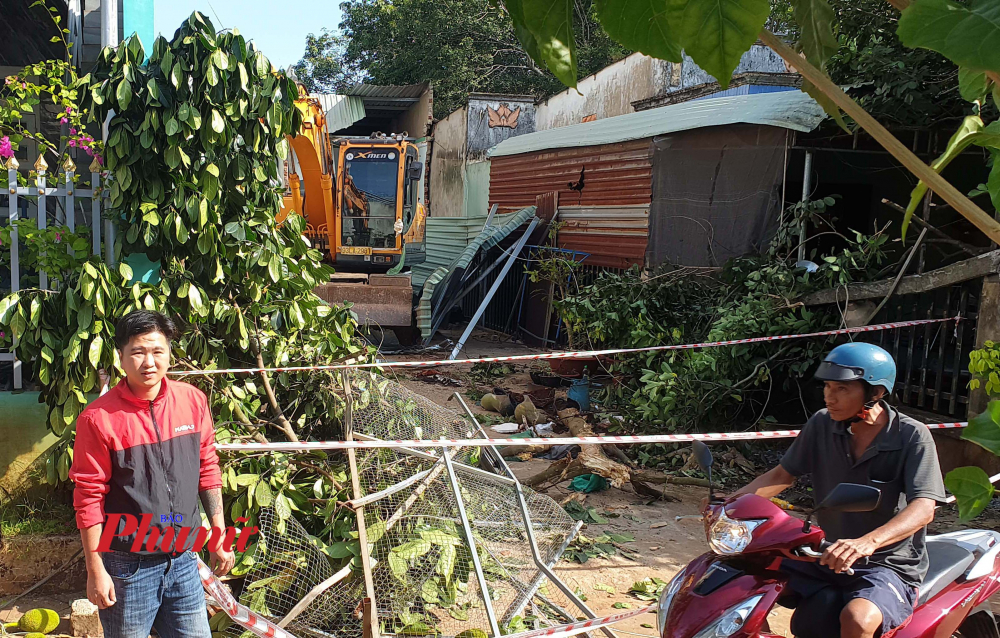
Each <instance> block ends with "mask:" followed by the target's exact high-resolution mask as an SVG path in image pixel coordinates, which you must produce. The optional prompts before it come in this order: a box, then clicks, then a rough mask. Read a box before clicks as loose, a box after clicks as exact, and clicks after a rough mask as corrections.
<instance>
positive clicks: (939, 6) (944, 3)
mask: <svg viewBox="0 0 1000 638" xmlns="http://www.w3.org/2000/svg"><path fill="white" fill-rule="evenodd" d="M896 35H898V36H899V39H900V40H901V41H902V42H903V44H904V45H905V46H908V47H910V48H911V49H914V48H922V49H930V50H932V51H937V52H938V53H940V54H941V55H943V56H944V57H946V58H948V59H949V60H951V61H952V62H954V63H955V64H957V65H959V66H960V67H963V68H967V69H974V70H979V71H1000V2H996V1H995V0H973V2H971V3H968V4H958V3H956V2H952V1H951V0H917V1H916V2H911V3H910V6H909V7H907V8H906V9H904V10H903V13H902V15H901V16H900V18H899V26H898V27H897V28H896Z"/></svg>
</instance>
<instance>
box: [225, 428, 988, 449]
mask: <svg viewBox="0 0 1000 638" xmlns="http://www.w3.org/2000/svg"><path fill="white" fill-rule="evenodd" d="M966 425H968V422H966V421H961V422H957V423H931V424H929V425H928V426H927V427H928V428H929V429H931V430H946V429H951V428H964V427H965V426H966ZM800 431H801V430H769V431H766V432H703V433H691V434H647V435H643V436H553V437H547V438H543V437H526V438H518V439H509V438H508V439H384V440H383V439H379V440H375V441H299V442H298V443H283V442H279V443H249V442H248V443H219V444H216V446H215V447H216V448H217V449H219V450H232V451H239V452H253V451H262V450H267V451H272V452H277V451H285V452H290V451H297V452H307V451H310V450H351V449H353V450H362V449H375V448H398V447H406V448H440V447H488V446H501V447H502V446H505V445H614V444H619V443H624V444H644V443H690V442H691V441H705V442H706V443H711V442H716V441H754V440H758V439H790V438H793V437H796V436H798V435H799V432H800Z"/></svg>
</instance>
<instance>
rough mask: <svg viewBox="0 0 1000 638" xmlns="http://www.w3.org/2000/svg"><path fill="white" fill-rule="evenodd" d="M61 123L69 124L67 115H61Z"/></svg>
mask: <svg viewBox="0 0 1000 638" xmlns="http://www.w3.org/2000/svg"><path fill="white" fill-rule="evenodd" d="M59 123H60V124H69V120H68V119H66V118H65V117H61V118H59Z"/></svg>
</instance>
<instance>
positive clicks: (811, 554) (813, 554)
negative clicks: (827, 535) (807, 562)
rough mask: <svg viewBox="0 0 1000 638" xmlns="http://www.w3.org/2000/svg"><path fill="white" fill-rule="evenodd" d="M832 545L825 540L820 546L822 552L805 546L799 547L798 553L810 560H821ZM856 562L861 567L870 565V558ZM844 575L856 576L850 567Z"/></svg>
mask: <svg viewBox="0 0 1000 638" xmlns="http://www.w3.org/2000/svg"><path fill="white" fill-rule="evenodd" d="M831 545H833V543H831V542H830V541H828V540H826V539H823V540H822V541H820V544H819V549H820V551H818V552H817V551H816V550H814V549H813V548H812V547H809V546H808V545H803V546H801V547H799V549H798V553H799V554H802V555H803V556H806V557H808V558H815V559H816V560H819V559H820V558H822V557H823V553H824V552H825V551H826V550H827V549H828V548H829V547H830V546H831ZM855 562H857V563H858V564H859V565H867V564H868V557H867V556H865V557H863V558H862V559H861V560H859V561H855ZM844 573H845V574H847V575H848V576H853V575H854V570H853V569H851V568H850V567H848V568H847V569H845V570H844Z"/></svg>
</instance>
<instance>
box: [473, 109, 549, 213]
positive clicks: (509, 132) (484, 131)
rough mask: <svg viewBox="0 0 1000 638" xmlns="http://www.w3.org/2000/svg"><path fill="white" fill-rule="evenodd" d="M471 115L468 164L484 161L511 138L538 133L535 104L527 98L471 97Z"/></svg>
mask: <svg viewBox="0 0 1000 638" xmlns="http://www.w3.org/2000/svg"><path fill="white" fill-rule="evenodd" d="M468 111H469V115H468V124H469V132H468V134H467V135H468V143H467V144H468V148H467V153H468V161H469V162H473V161H478V160H482V159H485V158H486V151H488V150H489V149H490V148H492V147H494V146H496V145H497V144H499V143H500V142H502V141H504V140H506V139H508V138H511V137H517V136H518V135H524V134H525V133H534V132H535V101H534V99H533V98H532V97H531V96H528V95H490V94H487V93H472V94H470V95H469V106H468ZM477 214H478V213H477Z"/></svg>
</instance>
